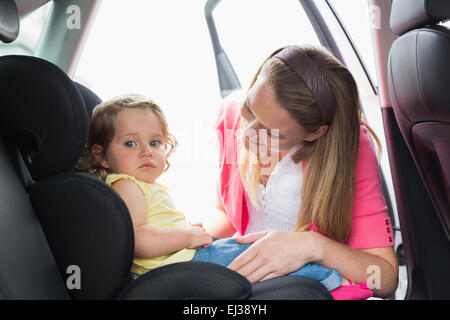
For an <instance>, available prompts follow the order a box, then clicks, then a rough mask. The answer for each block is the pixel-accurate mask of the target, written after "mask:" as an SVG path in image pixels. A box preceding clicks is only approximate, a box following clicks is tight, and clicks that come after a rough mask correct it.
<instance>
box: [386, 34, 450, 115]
mask: <svg viewBox="0 0 450 320" xmlns="http://www.w3.org/2000/svg"><path fill="white" fill-rule="evenodd" d="M448 57H450V30H449V29H447V28H446V27H444V26H433V27H430V28H426V29H418V30H414V31H411V32H409V33H407V34H405V35H403V36H402V37H400V38H398V39H397V40H396V41H395V42H394V43H393V45H392V48H391V52H390V54H389V86H390V90H389V91H390V96H391V101H392V103H393V106H394V107H395V108H397V109H399V110H400V111H401V112H402V115H403V116H404V117H405V119H407V120H408V121H409V122H410V123H418V122H423V121H436V120H437V119H439V120H440V121H447V122H450V90H449V88H448V84H449V83H450V72H449V71H450V60H449V59H448Z"/></svg>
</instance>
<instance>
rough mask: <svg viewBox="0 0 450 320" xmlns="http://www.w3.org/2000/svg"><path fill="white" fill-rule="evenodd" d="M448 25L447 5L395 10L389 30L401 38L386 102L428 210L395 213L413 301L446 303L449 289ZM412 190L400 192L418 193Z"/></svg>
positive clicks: (399, 4)
mask: <svg viewBox="0 0 450 320" xmlns="http://www.w3.org/2000/svg"><path fill="white" fill-rule="evenodd" d="M448 19H450V1H448V0H414V1H410V0H394V1H393V3H392V11H391V20H390V24H391V29H392V30H393V31H394V32H395V33H396V34H398V35H399V37H398V38H397V40H396V41H395V42H394V43H393V45H392V48H391V51H390V55H389V67H388V68H389V70H388V74H389V91H390V98H391V103H392V105H393V109H394V113H395V117H396V119H397V122H398V126H399V128H400V131H401V133H402V136H403V138H404V140H405V142H406V145H407V147H408V149H409V152H410V154H411V156H412V159H413V161H414V163H415V165H416V167H417V169H418V172H419V174H420V177H421V180H422V181H423V185H424V186H425V189H426V191H427V193H428V194H419V192H417V191H415V192H416V194H415V198H417V199H426V198H427V197H429V199H430V200H431V203H432V205H431V206H430V207H426V205H423V206H421V205H418V206H417V205H413V204H411V206H410V207H409V208H407V210H405V213H404V214H403V215H402V216H400V213H399V218H400V219H401V220H403V224H404V226H402V236H403V238H404V240H406V242H408V243H409V245H410V248H409V250H408V251H409V253H407V254H408V255H409V260H410V261H409V263H408V262H407V265H408V267H409V268H410V269H412V270H409V272H408V273H409V274H410V278H409V281H410V285H412V286H413V288H415V289H414V291H415V292H414V293H413V294H412V296H413V297H417V298H443V297H446V298H449V297H450V294H449V292H450V291H449V289H448V288H447V286H445V285H443V284H444V283H445V284H446V283H450V274H449V273H448V270H449V269H450V87H449V85H450V59H449V57H450V30H449V29H448V28H447V27H445V26H443V25H439V22H441V21H445V20H448ZM404 167H406V164H404ZM404 178H405V179H411V180H412V179H413V177H412V175H410V176H409V177H408V176H406V177H404ZM413 184H414V186H411V187H409V188H408V191H407V190H406V189H405V190H403V192H404V193H406V192H409V190H411V192H414V191H413V190H420V189H419V187H416V185H417V183H413ZM422 203H425V202H422ZM401 222H402V221H401ZM405 249H407V248H405ZM406 258H407V260H408V257H406Z"/></svg>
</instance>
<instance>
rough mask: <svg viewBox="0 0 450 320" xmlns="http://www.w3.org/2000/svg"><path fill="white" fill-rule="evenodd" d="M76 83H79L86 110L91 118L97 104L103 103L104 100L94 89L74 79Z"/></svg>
mask: <svg viewBox="0 0 450 320" xmlns="http://www.w3.org/2000/svg"><path fill="white" fill-rule="evenodd" d="M74 83H75V84H76V85H77V87H78V90H80V92H81V95H82V96H83V99H84V104H85V105H86V111H87V114H88V117H89V119H90V118H91V116H92V111H93V110H94V108H95V107H96V106H97V105H99V104H100V103H102V100H101V99H100V98H99V97H98V96H97V95H96V94H95V93H94V92H92V90H90V89H88V88H86V87H85V86H84V85H82V84H80V83H78V82H76V81H74Z"/></svg>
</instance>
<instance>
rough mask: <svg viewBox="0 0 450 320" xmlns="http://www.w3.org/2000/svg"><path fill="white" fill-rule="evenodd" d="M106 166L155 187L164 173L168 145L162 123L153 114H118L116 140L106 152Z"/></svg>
mask: <svg viewBox="0 0 450 320" xmlns="http://www.w3.org/2000/svg"><path fill="white" fill-rule="evenodd" d="M105 166H109V168H111V170H112V171H113V172H115V173H123V174H127V175H130V176H134V177H135V178H136V179H138V180H140V181H144V182H148V183H154V182H155V181H156V179H157V178H158V177H159V176H160V175H161V174H162V173H163V171H164V168H165V166H166V143H165V138H164V135H163V131H162V127H161V123H160V121H159V119H158V117H157V116H156V115H155V113H154V112H153V111H152V110H149V109H124V110H122V111H120V112H119V114H118V115H117V118H116V121H115V135H114V138H113V140H112V141H111V144H110V145H109V147H108V149H107V150H106V158H105Z"/></svg>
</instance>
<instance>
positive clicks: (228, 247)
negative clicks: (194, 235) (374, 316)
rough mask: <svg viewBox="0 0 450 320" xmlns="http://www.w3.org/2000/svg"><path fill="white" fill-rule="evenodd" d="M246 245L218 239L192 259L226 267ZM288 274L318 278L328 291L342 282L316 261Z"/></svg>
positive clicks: (340, 277)
mask: <svg viewBox="0 0 450 320" xmlns="http://www.w3.org/2000/svg"><path fill="white" fill-rule="evenodd" d="M248 247H250V244H239V243H237V242H236V241H235V240H234V239H233V238H227V239H219V240H216V241H214V242H213V244H212V246H210V247H207V248H201V249H198V250H197V252H196V253H195V256H194V258H193V259H192V261H203V262H211V263H215V264H220V265H222V266H225V267H226V266H228V265H229V264H230V263H231V262H232V261H233V260H234V259H235V258H237V257H238V256H239V255H240V254H241V253H242V252H244V251H245V250H246V249H247V248H248ZM288 275H289V276H303V277H307V278H311V279H315V280H318V281H320V283H322V284H323V285H324V286H325V287H326V288H327V289H328V291H331V290H333V289H336V288H337V287H339V286H340V285H341V282H342V276H341V274H340V273H339V272H338V271H337V270H335V269H328V268H325V267H323V266H321V265H320V264H317V263H308V264H306V265H304V266H303V267H302V268H300V269H298V270H297V271H294V272H292V273H289V274H288Z"/></svg>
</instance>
